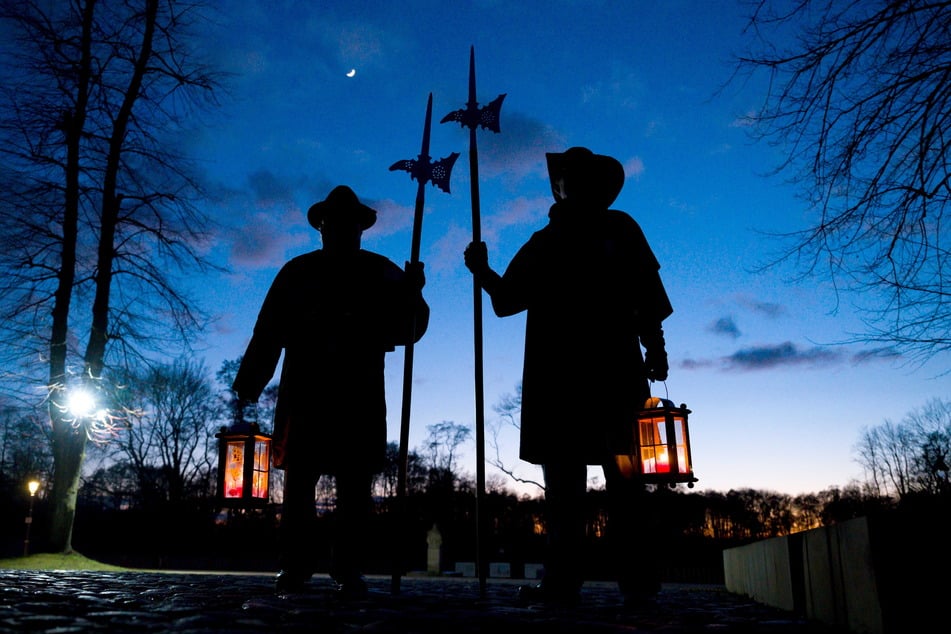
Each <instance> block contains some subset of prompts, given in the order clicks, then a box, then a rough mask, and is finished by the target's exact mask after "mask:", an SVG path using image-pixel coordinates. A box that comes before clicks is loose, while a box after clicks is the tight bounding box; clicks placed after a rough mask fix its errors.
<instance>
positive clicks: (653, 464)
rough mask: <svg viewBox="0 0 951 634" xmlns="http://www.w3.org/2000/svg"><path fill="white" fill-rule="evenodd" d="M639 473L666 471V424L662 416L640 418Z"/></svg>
mask: <svg viewBox="0 0 951 634" xmlns="http://www.w3.org/2000/svg"><path fill="white" fill-rule="evenodd" d="M639 426H640V430H639V431H640V446H641V473H667V472H669V471H670V458H669V457H668V456H667V426H666V422H665V419H664V417H663V416H654V417H651V418H643V419H641V420H640V425H639Z"/></svg>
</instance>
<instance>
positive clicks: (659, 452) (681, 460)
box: [615, 396, 697, 488]
mask: <svg viewBox="0 0 951 634" xmlns="http://www.w3.org/2000/svg"><path fill="white" fill-rule="evenodd" d="M688 414H690V410H689V409H687V406H686V405H684V404H683V403H681V405H680V407H674V404H673V402H671V401H668V400H667V399H662V398H657V397H653V396H652V397H651V398H649V399H647V402H646V403H645V404H644V409H643V410H641V413H640V414H639V415H638V417H637V421H636V422H635V423H634V434H633V435H634V438H633V440H634V442H633V443H632V445H633V447H632V451H631V453H630V454H621V455H618V456H616V457H615V459H616V461H617V464H618V467H619V468H620V470H621V473H622V474H624V476H625V477H627V478H633V479H637V480H640V481H641V482H644V483H646V484H666V485H668V486H670V487H675V486H677V484H678V483H680V482H686V483H687V486H688V487H690V488H692V487H693V483H694V482H696V481H697V478H695V477H694V475H693V460H692V459H691V457H690V433H689V432H688V430H687V415H688Z"/></svg>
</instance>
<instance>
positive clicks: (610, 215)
mask: <svg viewBox="0 0 951 634" xmlns="http://www.w3.org/2000/svg"><path fill="white" fill-rule="evenodd" d="M605 217H606V218H607V221H608V224H610V225H613V226H617V227H640V225H639V224H637V221H636V220H634V217H633V216H632V215H631V214H629V213H627V212H626V211H621V210H620V209H608V211H607V214H606V215H605Z"/></svg>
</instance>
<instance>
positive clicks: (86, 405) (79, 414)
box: [66, 390, 96, 418]
mask: <svg viewBox="0 0 951 634" xmlns="http://www.w3.org/2000/svg"><path fill="white" fill-rule="evenodd" d="M95 407H96V399H95V398H93V395H92V394H90V393H89V392H87V391H85V390H73V391H72V392H70V393H69V400H68V402H67V403H66V408H67V409H68V410H69V412H70V413H71V414H72V415H73V416H75V417H76V418H86V417H88V416H90V415H91V414H92V413H93V411H94V409H95Z"/></svg>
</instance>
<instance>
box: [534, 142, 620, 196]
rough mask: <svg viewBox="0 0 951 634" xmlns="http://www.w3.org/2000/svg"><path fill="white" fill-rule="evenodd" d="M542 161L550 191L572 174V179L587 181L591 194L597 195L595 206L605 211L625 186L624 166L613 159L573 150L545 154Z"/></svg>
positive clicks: (587, 151) (576, 149)
mask: <svg viewBox="0 0 951 634" xmlns="http://www.w3.org/2000/svg"><path fill="white" fill-rule="evenodd" d="M578 150H582V151H578ZM545 159H546V161H547V163H548V177H549V179H550V181H551V183H552V189H553V190H554V187H555V186H556V184H557V182H558V181H559V180H561V179H562V178H564V176H565V174H567V173H571V174H572V176H574V177H581V178H584V179H586V180H589V181H590V183H591V186H592V187H591V189H592V191H594V192H596V199H597V200H596V202H597V204H599V205H601V206H603V207H605V208H607V207H610V206H611V205H612V204H613V203H614V201H615V200H617V197H618V196H619V195H620V193H621V189H622V188H623V187H624V166H623V165H621V162H620V161H618V160H617V159H616V158H614V157H612V156H607V155H605V154H594V153H591V152H590V151H589V150H587V149H586V148H572V149H570V150H568V151H567V152H559V153H546V154H545Z"/></svg>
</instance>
